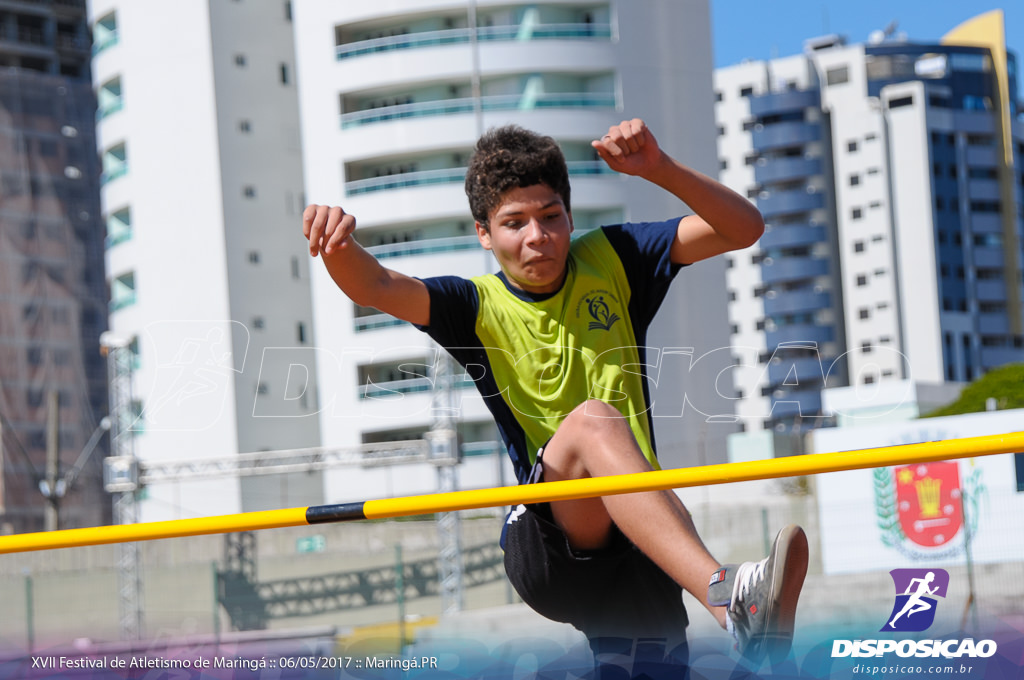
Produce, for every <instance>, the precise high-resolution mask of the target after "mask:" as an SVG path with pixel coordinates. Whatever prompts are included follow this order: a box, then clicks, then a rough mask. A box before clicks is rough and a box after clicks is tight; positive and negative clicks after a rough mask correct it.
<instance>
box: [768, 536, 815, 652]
mask: <svg viewBox="0 0 1024 680" xmlns="http://www.w3.org/2000/svg"><path fill="white" fill-rule="evenodd" d="M808 552H809V551H808V548H807V534H805V533H804V530H803V529H801V528H800V527H798V526H796V525H795V524H790V525H789V526H787V527H785V528H784V529H783V530H782V531H780V532H779V535H778V536H777V537H776V539H775V543H774V544H773V545H772V552H771V557H772V563H773V564H774V565H775V568H774V569H773V570H772V584H771V591H770V592H771V597H770V600H771V603H772V610H773V611H772V614H771V616H770V617H769V620H774V625H773V626H771V627H769V629H768V630H766V631H765V633H764V636H763V637H762V641H763V643H764V645H765V646H766V647H767V648H768V649H767V651H768V653H769V656H770V658H771V659H772V660H773V661H777V660H779V659H781V658H784V657H786V656H787V655H788V654H789V650H790V647H791V646H792V643H793V629H794V627H795V623H796V605H797V601H798V600H799V599H800V591H801V589H802V588H803V586H804V577H805V576H807V560H808Z"/></svg>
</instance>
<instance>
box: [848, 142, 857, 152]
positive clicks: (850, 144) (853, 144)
mask: <svg viewBox="0 0 1024 680" xmlns="http://www.w3.org/2000/svg"><path fill="white" fill-rule="evenodd" d="M846 150H847V151H848V152H850V153H853V152H855V151H856V150H857V140H856V139H851V140H850V141H848V142H847V143H846Z"/></svg>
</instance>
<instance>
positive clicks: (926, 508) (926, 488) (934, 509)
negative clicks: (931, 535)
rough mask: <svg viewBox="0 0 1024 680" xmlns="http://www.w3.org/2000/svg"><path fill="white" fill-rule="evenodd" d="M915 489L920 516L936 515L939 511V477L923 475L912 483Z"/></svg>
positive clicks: (940, 484) (940, 481) (940, 482)
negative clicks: (923, 476)
mask: <svg viewBox="0 0 1024 680" xmlns="http://www.w3.org/2000/svg"><path fill="white" fill-rule="evenodd" d="M914 486H915V488H916V489H917V503H918V505H919V506H920V508H921V517H922V518H925V519H927V518H930V517H938V516H939V515H940V514H941V513H940V512H939V489H940V488H941V487H942V480H941V479H932V478H931V477H925V478H924V479H922V480H921V481H919V482H917V483H916V484H914Z"/></svg>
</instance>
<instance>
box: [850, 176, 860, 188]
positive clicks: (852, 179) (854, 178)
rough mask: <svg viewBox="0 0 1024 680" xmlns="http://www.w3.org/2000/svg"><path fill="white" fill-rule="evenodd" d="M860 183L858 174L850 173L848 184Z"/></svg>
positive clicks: (852, 185) (855, 184)
mask: <svg viewBox="0 0 1024 680" xmlns="http://www.w3.org/2000/svg"><path fill="white" fill-rule="evenodd" d="M859 184H860V175H850V186H851V187H855V186H857V185H859Z"/></svg>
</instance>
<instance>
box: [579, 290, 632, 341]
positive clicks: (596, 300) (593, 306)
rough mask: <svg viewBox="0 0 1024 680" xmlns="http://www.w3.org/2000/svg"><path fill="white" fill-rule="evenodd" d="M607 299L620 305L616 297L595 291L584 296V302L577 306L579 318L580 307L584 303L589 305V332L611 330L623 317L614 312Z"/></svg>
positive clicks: (605, 292) (606, 292) (601, 291)
mask: <svg viewBox="0 0 1024 680" xmlns="http://www.w3.org/2000/svg"><path fill="white" fill-rule="evenodd" d="M605 298H608V299H610V300H611V301H612V303H614V304H616V305H617V304H618V302H619V301H618V300H617V299H615V296H614V295H612V294H611V293H609V292H608V291H605V290H594V291H591V292H589V293H587V294H586V295H584V296H583V300H582V301H581V303H580V304H579V305H577V306H576V317H577V318H579V315H580V307H581V306H582V305H583V303H586V305H587V313H588V314H589V315H590V319H591V320H590V324H589V326H587V328H588V329H589V330H592V331H595V330H602V331H607V330H611V327H612V326H614V325H615V322H616V321H619V320H620V319H621V318H622V317H620V316H619V315H618V314H616V313H615V312H614V311H612V308H611V306H609V304H608V302H607V301H606V299H605Z"/></svg>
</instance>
